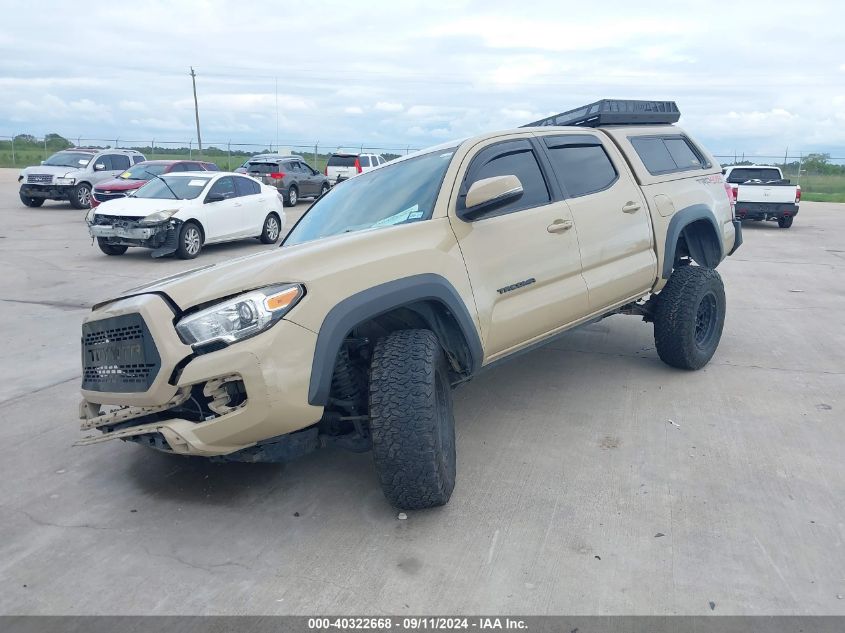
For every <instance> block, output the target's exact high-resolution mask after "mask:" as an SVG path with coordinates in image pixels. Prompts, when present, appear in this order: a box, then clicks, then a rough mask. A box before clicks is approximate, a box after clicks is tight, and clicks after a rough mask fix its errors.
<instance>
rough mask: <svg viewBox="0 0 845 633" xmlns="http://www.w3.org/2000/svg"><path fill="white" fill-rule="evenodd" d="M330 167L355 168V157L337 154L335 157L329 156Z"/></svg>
mask: <svg viewBox="0 0 845 633" xmlns="http://www.w3.org/2000/svg"><path fill="white" fill-rule="evenodd" d="M328 166H329V167H355V157H354V156H338V155H337V154H335V155H334V156H329V162H328Z"/></svg>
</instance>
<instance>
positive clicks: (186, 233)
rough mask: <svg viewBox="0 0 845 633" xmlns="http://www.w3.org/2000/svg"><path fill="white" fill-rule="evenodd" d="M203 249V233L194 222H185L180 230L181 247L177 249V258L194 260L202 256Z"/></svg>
mask: <svg viewBox="0 0 845 633" xmlns="http://www.w3.org/2000/svg"><path fill="white" fill-rule="evenodd" d="M201 249H202V232H201V231H200V227H198V226H197V225H196V224H194V223H193V222H185V223H184V224H183V225H182V228H181V229H179V246H177V247H176V256H177V257H179V259H193V258H194V257H196V256H197V255H199V254H200V250H201Z"/></svg>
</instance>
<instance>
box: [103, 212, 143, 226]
mask: <svg viewBox="0 0 845 633" xmlns="http://www.w3.org/2000/svg"><path fill="white" fill-rule="evenodd" d="M143 219H144V216H142V215H103V214H102V213H95V214H94V224H103V225H106V226H115V225H117V226H121V225H129V224H132V223H133V222H139V221H141V220H143Z"/></svg>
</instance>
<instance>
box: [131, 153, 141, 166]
mask: <svg viewBox="0 0 845 633" xmlns="http://www.w3.org/2000/svg"><path fill="white" fill-rule="evenodd" d="M132 160H133V162H135V164H138V163H143V162H144V157H143V156H140V155H139V156H133V157H132Z"/></svg>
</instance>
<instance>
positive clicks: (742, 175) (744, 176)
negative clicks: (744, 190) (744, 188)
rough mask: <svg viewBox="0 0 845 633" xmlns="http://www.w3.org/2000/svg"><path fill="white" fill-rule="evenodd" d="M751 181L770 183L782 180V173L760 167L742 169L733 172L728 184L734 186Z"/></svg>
mask: <svg viewBox="0 0 845 633" xmlns="http://www.w3.org/2000/svg"><path fill="white" fill-rule="evenodd" d="M749 180H762V181H763V182H770V181H772V180H780V173H779V172H778V170H777V169H765V168H763V169H761V168H759V167H743V168H741V169H733V170H731V175H730V176H728V182H730V183H733V184H735V185H736V184H741V183H743V182H748V181H749Z"/></svg>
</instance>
